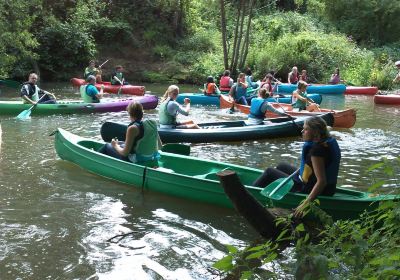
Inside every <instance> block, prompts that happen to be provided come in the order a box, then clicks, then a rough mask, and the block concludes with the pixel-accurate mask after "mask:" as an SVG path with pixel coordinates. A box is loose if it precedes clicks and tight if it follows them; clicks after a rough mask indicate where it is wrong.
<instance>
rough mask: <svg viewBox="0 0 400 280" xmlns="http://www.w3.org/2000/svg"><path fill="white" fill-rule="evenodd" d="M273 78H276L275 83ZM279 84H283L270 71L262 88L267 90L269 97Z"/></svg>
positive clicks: (263, 81)
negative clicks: (273, 83)
mask: <svg viewBox="0 0 400 280" xmlns="http://www.w3.org/2000/svg"><path fill="white" fill-rule="evenodd" d="M272 80H275V85H272ZM279 84H281V82H280V81H278V80H276V79H275V78H274V76H273V75H272V74H270V73H268V74H267V75H265V77H264V79H263V80H262V82H261V85H260V88H265V89H266V90H267V97H272V95H273V93H274V92H275V90H276V88H277V87H278V85H279Z"/></svg>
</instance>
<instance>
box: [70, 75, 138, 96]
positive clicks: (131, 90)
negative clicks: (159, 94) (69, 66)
mask: <svg viewBox="0 0 400 280" xmlns="http://www.w3.org/2000/svg"><path fill="white" fill-rule="evenodd" d="M71 83H72V85H73V86H75V87H79V86H81V85H83V84H85V83H86V82H85V80H84V79H78V78H72V79H71ZM102 85H104V92H107V93H118V90H119V89H120V87H121V86H118V85H112V84H111V83H110V82H102V83H96V88H97V89H98V90H100V87H101V86H102ZM145 91H146V88H145V87H144V86H134V85H123V86H122V88H121V93H122V94H129V95H144V93H145Z"/></svg>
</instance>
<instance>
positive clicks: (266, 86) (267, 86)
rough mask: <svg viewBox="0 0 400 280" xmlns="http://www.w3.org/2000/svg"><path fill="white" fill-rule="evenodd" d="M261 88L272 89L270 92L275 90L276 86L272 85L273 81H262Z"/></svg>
mask: <svg viewBox="0 0 400 280" xmlns="http://www.w3.org/2000/svg"><path fill="white" fill-rule="evenodd" d="M260 88H266V89H268V88H269V90H270V92H274V87H273V86H272V83H271V81H269V82H262V83H261V86H260Z"/></svg>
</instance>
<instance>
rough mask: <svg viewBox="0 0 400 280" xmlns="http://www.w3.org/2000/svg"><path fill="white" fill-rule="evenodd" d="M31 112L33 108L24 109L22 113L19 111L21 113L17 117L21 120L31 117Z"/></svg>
mask: <svg viewBox="0 0 400 280" xmlns="http://www.w3.org/2000/svg"><path fill="white" fill-rule="evenodd" d="M31 112H32V110H29V109H28V110H24V111H22V112H21V113H19V115H18V116H17V119H19V120H26V119H29V118H30V117H31Z"/></svg>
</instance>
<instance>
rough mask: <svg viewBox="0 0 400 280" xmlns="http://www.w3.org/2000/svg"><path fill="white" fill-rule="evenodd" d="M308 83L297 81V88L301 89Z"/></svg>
mask: <svg viewBox="0 0 400 280" xmlns="http://www.w3.org/2000/svg"><path fill="white" fill-rule="evenodd" d="M307 86H308V84H307V83H306V82H305V81H299V83H298V84H297V88H298V89H301V88H302V87H307Z"/></svg>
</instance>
